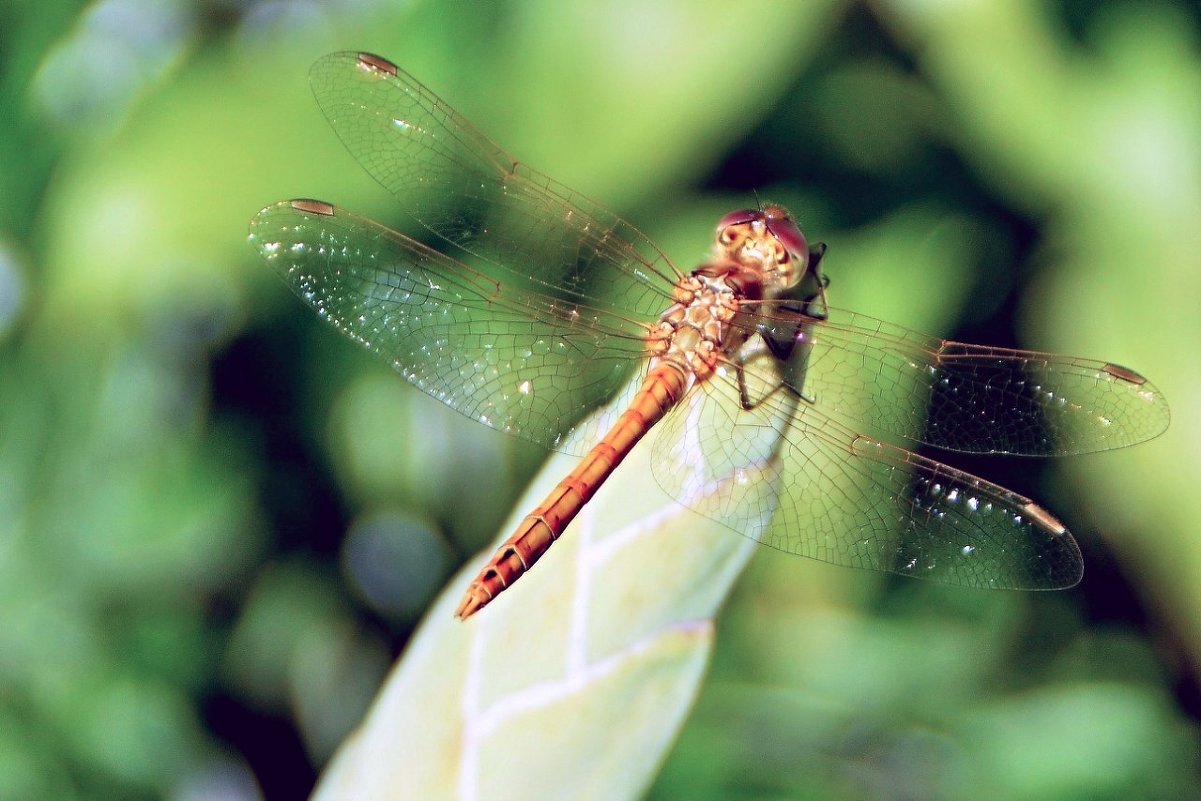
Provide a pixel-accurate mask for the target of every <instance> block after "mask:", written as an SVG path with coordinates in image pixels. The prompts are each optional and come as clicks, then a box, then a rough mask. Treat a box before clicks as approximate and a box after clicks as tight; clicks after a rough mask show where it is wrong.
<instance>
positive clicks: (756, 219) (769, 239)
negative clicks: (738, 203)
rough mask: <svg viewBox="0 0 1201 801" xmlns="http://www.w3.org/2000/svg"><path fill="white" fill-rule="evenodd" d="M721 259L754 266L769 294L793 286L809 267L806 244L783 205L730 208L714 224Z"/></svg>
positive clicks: (807, 246)
mask: <svg viewBox="0 0 1201 801" xmlns="http://www.w3.org/2000/svg"><path fill="white" fill-rule="evenodd" d="M717 251H718V256H719V257H721V258H725V259H729V260H731V261H734V262H738V263H739V264H743V265H745V266H752V267H756V268H758V269H759V270H760V271H761V273H762V277H763V282H764V289H765V290H768V293H769V294H774V293H773V292H771V290H775V292H780V291H783V290H786V289H789V288H791V287H792V286H794V285H796V283H797V282H798V281H800V280H801V278H802V277H804V275H805V273H806V271H807V270H808V268H809V244H808V242H806V241H805V235H804V234H802V233H801V229H800V228H799V227H798V226H797V224H796V222H794V221H793V219H792V215H790V214H789V213H788V210H787V209H785V208H784V207H783V206H775V205H767V206H764V207H763V208H761V209H742V210H740V211H732V212H730V213H729V214H727V215H725V216H724V217H722V218H721V220H719V221H718V223H717Z"/></svg>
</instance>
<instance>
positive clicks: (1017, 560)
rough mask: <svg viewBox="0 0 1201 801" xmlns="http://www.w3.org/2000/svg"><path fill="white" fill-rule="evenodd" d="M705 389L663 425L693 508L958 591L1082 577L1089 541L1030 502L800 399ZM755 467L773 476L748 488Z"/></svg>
mask: <svg viewBox="0 0 1201 801" xmlns="http://www.w3.org/2000/svg"><path fill="white" fill-rule="evenodd" d="M695 394H696V395H698V396H700V397H701V398H702V400H700V401H698V402H696V403H694V404H693V405H692V406H691V407H687V408H685V409H680V410H677V412H675V413H673V414H672V415H669V417H668V418H667V419H666V420H665V421H664V422H663V423H661V426H662V428H663V431H662V432H660V434H659V436H658V438H657V439H656V440H655V444H654V448H655V453H654V460H655V465H656V469H655V475H656V477H657V479H658V481H659V483H660V485H662V486H663V488H664V490H666V491H667V492H668V493H669V494H671V495H673V496H674V497H676V498H677V499H679V500H680V501H681V502H682V503H684V504H685V505H688V506H690V507H692V508H694V509H696V511H698V512H700V513H702V514H704V515H706V516H708V517H711V518H713V519H715V520H718V521H720V522H722V523H725V524H726V525H728V526H730V527H731V528H733V529H735V530H736V531H739V532H740V533H743V534H746V535H748V536H750V537H752V538H754V539H757V540H759V541H761V542H763V543H764V544H766V545H770V546H772V547H773V548H778V549H780V550H782V551H786V552H788V553H794V554H799V555H801V556H807V557H810V558H813V559H819V560H821V561H824V562H830V563H832V564H837V565H844V566H847V567H858V568H867V569H872V570H880V571H886V572H891V573H897V574H900V575H905V576H913V577H919V578H926V579H930V580H933V581H938V582H941V583H945V584H954V585H961V586H970V587H987V588H997V589H1055V588H1062V587H1070V586H1072V585H1074V584H1076V583H1077V582H1078V581H1079V580H1080V576H1081V574H1082V571H1083V563H1082V560H1081V556H1080V551H1079V549H1078V547H1077V546H1076V542H1075V541H1074V540H1073V539H1072V536H1071V535H1070V534H1069V533H1068V532H1067V531H1066V530H1065V529H1064V528H1063V526H1062V525H1060V524H1059V523H1058V522H1057V521H1056V520H1055V519H1054V518H1053V517H1051V516H1050V515H1049V514H1048V513H1047V512H1045V511H1043V510H1042V509H1040V508H1039V507H1038V506H1037V505H1035V504H1034V503H1033V502H1032V501H1030V499H1028V498H1025V497H1022V496H1021V495H1018V494H1017V493H1013V492H1010V491H1008V490H1006V489H1004V488H1002V487H999V486H997V485H995V484H991V483H989V482H987V481H984V480H983V479H980V478H977V477H975V476H972V475H969V474H967V473H964V472H961V471H958V470H955V469H953V468H951V467H948V466H947V465H943V464H940V463H938V462H935V461H932V460H930V459H926V458H923V457H921V456H918V455H917V454H914V453H911V452H909V451H907V450H904V449H902V448H898V447H895V446H892V445H889V444H887V443H884V442H881V441H879V440H876V439H871V438H868V437H864V436H861V435H859V434H857V433H856V432H854V431H853V430H851V429H848V428H847V427H845V426H843V425H842V424H841V423H839V422H838V421H836V420H834V419H832V418H830V417H828V416H826V415H824V414H823V413H822V410H821V407H820V406H814V405H812V404H810V403H809V402H808V401H805V400H802V399H801V398H799V397H797V396H796V395H795V394H794V393H792V392H788V391H780V392H777V393H775V394H772V395H770V396H768V397H766V398H764V399H763V400H762V401H761V402H760V403H759V404H758V405H757V406H755V408H753V409H751V410H749V411H748V410H743V409H742V408H741V407H740V405H739V393H738V389H737V386H736V385H735V383H734V382H732V381H729V380H721V379H719V378H715V379H714V380H711V381H709V382H707V383H706V384H705V386H704V391H703V392H699V393H695ZM752 468H753V469H755V470H756V471H757V472H758V474H760V475H766V477H767V480H760V481H742V480H739V476H740V475H741V474H742V473H744V472H746V471H747V470H750V469H752ZM717 486H720V487H722V491H720V492H715V491H713V489H712V488H713V487H717ZM773 509H774V516H772V517H771V523H770V524H769V525H767V526H766V527H764V526H762V525H761V524H760V522H759V521H760V520H762V519H763V517H764V511H765V510H768V511H771V510H773Z"/></svg>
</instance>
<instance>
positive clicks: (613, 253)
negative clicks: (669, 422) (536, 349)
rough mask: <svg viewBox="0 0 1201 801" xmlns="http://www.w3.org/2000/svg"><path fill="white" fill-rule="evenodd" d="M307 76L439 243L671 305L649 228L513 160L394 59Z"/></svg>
mask: <svg viewBox="0 0 1201 801" xmlns="http://www.w3.org/2000/svg"><path fill="white" fill-rule="evenodd" d="M309 79H310V82H311V84H312V87H313V93H314V95H315V96H316V98H317V102H318V104H319V105H320V106H321V109H322V111H323V112H324V113H325V116H326V117H327V118H328V120H329V122H330V125H331V126H333V129H334V131H335V132H336V133H337V134H338V136H339V138H341V140H342V142H343V143H344V144H345V145H346V148H347V149H348V150H349V151H350V152H351V154H352V155H354V157H355V158H356V159H357V160H358V161H359V163H360V164H362V165H363V167H364V168H365V169H366V170H367V172H368V173H370V174H371V176H372V177H373V178H375V179H376V180H377V181H379V182H380V183H381V184H382V185H383V186H384V187H385V188H386V189H388V190H389V191H390V192H392V193H393V194H394V195H396V197H397V198H398V199H399V200H400V201H401V204H402V206H403V207H404V208H405V209H406V210H407V211H408V212H409V213H411V214H412V215H413V216H414V217H415V218H416V219H417V220H418V221H419V222H421V224H422V225H424V226H426V227H427V228H428V229H429V230H430V231H432V232H434V233H435V234H437V235H438V236H439V237H441V238H442V239H444V240H445V241H446V242H448V243H451V244H452V245H454V246H455V247H457V248H460V249H461V251H462V252H465V253H470V254H472V255H474V256H476V257H478V258H480V259H483V260H484V261H486V262H490V263H492V264H495V265H497V266H500V267H502V268H504V269H505V270H506V271H508V272H509V273H510V274H515V275H518V276H520V277H521V278H522V279H528V280H531V281H533V282H535V283H541V284H543V285H545V286H548V287H553V288H554V290H555V293H556V294H559V295H562V296H564V297H567V298H568V299H570V300H573V301H576V302H580V303H585V304H587V305H590V306H593V307H596V308H614V309H620V310H622V312H623V313H626V314H629V315H633V316H635V317H647V318H653V317H654V316H656V315H658V314H659V313H661V312H662V311H663V309H664V308H666V307H667V306H668V305H670V303H671V292H672V286H673V284H674V283H675V281H676V280H677V278H678V277H679V273H678V271H677V270H676V268H675V267H673V266H672V264H671V263H670V262H669V261H668V259H667V258H666V257H665V256H664V255H663V254H662V252H660V251H659V249H658V248H657V247H656V246H655V245H654V244H653V243H652V242H651V241H650V240H649V239H648V238H647V237H646V236H644V235H643V234H642V233H641V232H639V231H638V230H637V229H636V228H634V227H633V226H632V225H630V224H629V223H627V222H625V221H624V220H622V219H620V218H619V217H617V216H616V215H614V214H612V213H611V212H608V211H606V210H605V209H603V208H601V207H599V206H597V205H595V204H593V203H591V202H590V201H587V200H585V199H584V198H582V197H580V196H579V195H577V194H575V193H574V192H572V191H571V190H569V189H567V188H566V187H564V186H563V185H562V184H559V183H557V182H556V181H554V180H552V179H550V178H548V177H546V176H544V175H541V174H539V173H537V172H535V171H533V170H531V169H529V168H527V167H525V166H523V165H521V164H518V163H517V161H516V160H515V159H514V158H513V157H512V156H510V155H509V154H507V153H506V152H504V151H503V150H501V149H500V148H499V147H497V146H496V145H495V144H494V143H493V142H491V141H490V140H489V139H488V138H487V137H486V136H484V135H483V134H482V133H480V132H479V131H477V130H476V129H475V128H474V127H473V126H472V125H471V124H470V123H469V122H467V121H466V120H465V119H463V118H462V117H460V116H459V115H458V114H457V113H456V112H455V111H454V110H453V109H452V108H450V107H449V106H448V105H446V104H445V103H444V102H443V101H442V100H440V99H439V98H438V97H436V96H435V95H434V94H433V93H432V92H430V91H429V90H428V89H426V88H425V87H424V86H422V85H421V84H420V83H419V82H418V81H417V80H416V79H414V78H413V77H412V76H410V75H409V74H408V73H406V72H404V71H403V70H401V69H399V68H398V67H397V66H396V65H394V64H392V63H390V62H388V61H386V60H384V59H382V58H380V57H378V56H372V55H370V54H364V53H334V54H332V55H329V56H325V57H324V58H322V59H320V60H319V61H317V63H316V64H314V65H313V68H312V70H311V72H310V75H309Z"/></svg>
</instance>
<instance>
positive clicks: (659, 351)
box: [647, 268, 742, 381]
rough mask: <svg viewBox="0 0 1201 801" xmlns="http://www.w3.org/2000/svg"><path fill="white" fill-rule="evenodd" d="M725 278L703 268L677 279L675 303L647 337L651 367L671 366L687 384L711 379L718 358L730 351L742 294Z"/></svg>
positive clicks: (724, 275) (723, 274) (726, 275)
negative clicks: (731, 337)
mask: <svg viewBox="0 0 1201 801" xmlns="http://www.w3.org/2000/svg"><path fill="white" fill-rule="evenodd" d="M728 278H729V273H719V274H708V273H707V272H706V268H702V269H701V270H697V271H696V272H695V273H693V274H692V275H688V276H685V277H684V278H681V279H680V281H679V282H678V283H677V284H676V288H675V297H676V302H675V303H674V304H672V305H671V307H669V308H668V309H667V311H665V312H663V314H662V315H661V316H660V317H659V322H658V323H657V324H656V325H655V326H654V327H652V328H651V330H650V334H649V335H648V336H647V348H648V350H649V352H650V355H651V358H652V363H653V364H659V363H662V362H668V363H671V364H673V365H675V366H676V367H678V368H680V369H681V370H682V371H683V372H684V373H685V375H686V376H688V377H689V378H690V380H696V381H704V380H706V379H708V378H709V376H711V375H713V371H714V370H715V369H716V368H717V362H718V360H719V358H720V356H721V355H722V354H723V353H724V352H726V351H727V350H728V349H729V348H730V347H731V343H730V341H729V340H730V332H731V330H732V329H731V326H730V323H731V321H732V320H733V319H734V317H735V315H736V314H737V313H738V308H739V298H740V296H741V294H742V293H741V291H740V290H739V289H738V288H737V287H736V286H733V285H732V284H731V282H730V281H729V280H728Z"/></svg>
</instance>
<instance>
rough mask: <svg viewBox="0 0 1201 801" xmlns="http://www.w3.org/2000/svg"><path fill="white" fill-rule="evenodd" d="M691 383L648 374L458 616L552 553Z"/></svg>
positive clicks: (668, 372) (679, 373)
mask: <svg viewBox="0 0 1201 801" xmlns="http://www.w3.org/2000/svg"><path fill="white" fill-rule="evenodd" d="M688 385H689V378H688V376H686V375H685V372H684V370H683V369H682V368H680V367H678V366H677V365H675V364H673V363H671V362H661V363H660V364H658V365H657V366H655V367H654V368H652V370H651V371H650V373H649V374H648V375H647V377H646V380H645V381H644V382H643V384H642V388H641V389H640V390H639V391H638V394H637V395H635V396H634V400H633V401H632V402H631V403H630V408H628V409H626V410H625V412H623V413H622V415H621V417H620V418H618V420H617V423H616V424H614V426H613V428H612V429H610V430H609V432H608V433H607V434H605V437H604V439H602V440H601V441H600V442H599V443H597V445H596V447H594V448H593V449H592V450H591V451H589V452H588V455H587V456H585V457H584V458H583V459H582V460H581V461H580V463H579V464H578V465H576V468H575V469H574V470H572V471H571V474H570V475H568V476H567V477H566V478H565V479H563V480H562V481H560V482H559V483H558V485H557V486H556V487H555V488H554V489H553V490H552V491H551V493H550V494H549V495H548V496H546V499H545V500H544V501H543V502H542V503H541V504H539V505H538V508H536V509H534V511H532V512H530V513H529V514H528V515H526V516H525V518H524V519H522V521H521V525H519V526H518V527H517V530H516V531H515V532H513V536H511V537H509V538H508V539H507V540H505V542H504V544H502V545H501V546H500V548H499V549H498V550H497V551H496V554H495V555H494V556H493V557H492V559H491V560H490V561H489V562H488V564H487V565H486V566H485V567H484V569H483V570H481V571H480V572H479V575H477V576H476V578H475V580H474V581H472V582H471V585H470V586H469V587H468V588H467V595H466V596H465V597H464V598H463V601H462V603H460V604H459V608H458V609H457V610H456V611H455V616H456V617H458V618H459V619H460V620H465V619H466V618H468V617H470V616H471V615H473V614H475V613H476V612H477V611H479V610H480V609H481V608H483V607H484V606H485V605H486V604H487V603H488V602H489V601H491V600H492V599H493V598H495V597H496V596H497V595H499V594H500V593H501V592H502V591H504V590H505V589H506V588H507V587H509V586H510V585H511V584H512V583H513V582H514V581H516V580H517V579H519V578H521V576H522V574H523V573H525V572H526V571H527V570H529V569H530V568H531V567H532V566H533V565H534V562H536V561H538V559H539V558H540V557H541V556H542V554H544V553H546V551H547V549H548V548H550V546H551V544H552V543H554V541H555V540H557V539H558V538H559V536H560V535H561V534H562V533H563V531H564V530H565V529H566V528H567V526H568V524H570V523H571V521H572V520H574V519H575V516H576V515H577V514H579V511H580V509H582V508H583V507H584V504H586V503H588V501H589V499H590V498H592V496H593V495H594V494H596V491H597V490H598V489H599V488H600V486H601V484H603V483H604V482H605V480H606V479H607V478H608V477H609V476H610V474H612V472H613V470H614V468H616V467H617V465H619V464H621V461H622V459H624V458H625V457H626V455H627V454H628V453H629V452H630V450H631V449H633V447H634V445H636V444H637V443H638V441H639V440H640V439H642V438H643V437H644V436H645V435H646V433H647V432H648V431H649V430H650V428H651V426H653V425H654V424H655V423H657V422H659V420H660V419H662V417H663V415H664V414H666V413H667V411H668V410H669V409H671V408H672V407H673V406H675V404H676V403H677V402H678V401H679V400H680V398H681V397H682V396H683V395H684V391H685V390H686V389H687V388H688Z"/></svg>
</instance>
